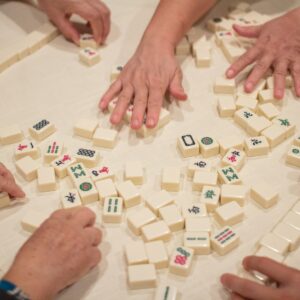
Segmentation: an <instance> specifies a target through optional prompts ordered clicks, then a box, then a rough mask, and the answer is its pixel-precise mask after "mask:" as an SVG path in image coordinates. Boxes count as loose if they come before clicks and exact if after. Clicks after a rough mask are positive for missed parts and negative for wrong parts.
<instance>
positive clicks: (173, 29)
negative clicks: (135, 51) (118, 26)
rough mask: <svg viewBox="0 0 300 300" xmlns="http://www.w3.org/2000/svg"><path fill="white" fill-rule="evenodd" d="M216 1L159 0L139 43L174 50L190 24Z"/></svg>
mask: <svg viewBox="0 0 300 300" xmlns="http://www.w3.org/2000/svg"><path fill="white" fill-rule="evenodd" d="M216 2H217V0H161V1H160V3H159V5H158V7H157V9H156V11H155V13H154V15H153V17H152V19H151V21H150V23H149V25H148V27H147V29H146V31H145V33H144V36H143V38H142V41H141V43H146V44H153V43H157V44H160V47H167V48H169V49H172V50H173V49H174V48H175V46H176V45H177V43H178V42H179V41H180V40H181V39H182V37H183V36H184V34H185V33H186V32H187V31H188V29H189V28H190V27H191V26H192V24H193V23H194V22H195V21H196V20H198V19H199V18H200V17H201V16H203V15H204V14H205V13H206V12H207V11H208V10H209V9H210V8H211V7H212V6H213V5H214V4H215V3H216Z"/></svg>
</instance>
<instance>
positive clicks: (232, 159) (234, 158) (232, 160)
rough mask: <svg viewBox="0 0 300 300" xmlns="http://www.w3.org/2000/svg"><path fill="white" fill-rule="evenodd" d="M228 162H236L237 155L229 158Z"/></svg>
mask: <svg viewBox="0 0 300 300" xmlns="http://www.w3.org/2000/svg"><path fill="white" fill-rule="evenodd" d="M227 158H228V160H230V161H231V162H236V156H235V155H232V156H230V157H227Z"/></svg>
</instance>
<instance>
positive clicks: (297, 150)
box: [292, 148, 300, 154]
mask: <svg viewBox="0 0 300 300" xmlns="http://www.w3.org/2000/svg"><path fill="white" fill-rule="evenodd" d="M292 152H293V153H294V154H299V153H300V150H299V149H296V148H294V149H293V150H292Z"/></svg>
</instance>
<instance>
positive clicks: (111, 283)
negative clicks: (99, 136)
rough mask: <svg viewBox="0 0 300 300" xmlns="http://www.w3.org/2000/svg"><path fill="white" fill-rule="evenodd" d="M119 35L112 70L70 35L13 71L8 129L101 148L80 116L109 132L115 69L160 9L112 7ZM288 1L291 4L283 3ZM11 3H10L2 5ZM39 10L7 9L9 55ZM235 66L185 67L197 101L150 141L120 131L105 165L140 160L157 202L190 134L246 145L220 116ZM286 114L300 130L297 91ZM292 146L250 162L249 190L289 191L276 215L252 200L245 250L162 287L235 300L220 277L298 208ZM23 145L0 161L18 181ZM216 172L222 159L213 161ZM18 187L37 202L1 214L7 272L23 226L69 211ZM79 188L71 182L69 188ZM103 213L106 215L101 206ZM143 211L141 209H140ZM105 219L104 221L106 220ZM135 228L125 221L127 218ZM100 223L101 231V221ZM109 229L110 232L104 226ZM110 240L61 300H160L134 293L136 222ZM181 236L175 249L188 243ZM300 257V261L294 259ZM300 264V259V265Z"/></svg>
mask: <svg viewBox="0 0 300 300" xmlns="http://www.w3.org/2000/svg"><path fill="white" fill-rule="evenodd" d="M107 2H109V3H108V5H109V6H110V8H111V10H112V32H111V34H110V36H109V38H108V43H107V44H108V45H107V46H106V47H105V48H104V49H102V50H101V57H102V61H101V63H100V64H98V65H97V66H95V67H93V68H88V67H85V66H83V65H82V64H80V63H79V62H78V49H77V48H76V47H75V46H74V45H73V44H71V43H68V42H66V41H65V40H64V38H63V37H62V36H60V37H58V38H56V39H55V40H54V41H53V42H52V43H51V44H49V45H47V46H46V47H44V48H43V49H41V50H39V51H38V52H36V53H35V54H34V55H32V56H30V57H28V58H26V59H24V60H23V61H21V62H19V63H17V64H16V65H14V66H12V67H11V68H10V69H8V70H7V71H5V72H4V73H2V74H0V99H1V100H0V126H2V125H5V124H14V123H18V124H19V125H20V126H21V128H22V129H23V130H24V131H26V135H28V131H27V128H28V127H29V126H31V125H32V124H33V123H34V122H35V121H38V119H40V118H42V117H47V118H48V119H50V120H52V121H53V122H54V123H55V125H56V126H57V128H58V133H57V135H58V136H61V137H63V138H64V140H65V145H66V146H67V148H68V150H70V151H72V150H74V149H75V147H78V146H80V145H86V146H87V145H91V143H89V142H87V141H86V140H84V139H80V138H78V137H73V133H72V127H73V125H74V123H75V122H76V120H77V119H78V118H80V117H89V118H94V119H95V118H97V119H98V120H99V122H100V124H101V125H102V126H105V127H109V126H110V125H109V122H108V115H107V114H103V113H100V112H99V111H98V109H97V103H98V100H99V98H100V95H101V94H102V93H103V92H104V91H105V90H106V88H107V87H108V85H109V76H110V72H111V68H112V67H113V66H114V65H116V64H124V62H126V60H127V59H128V58H129V57H130V56H131V54H132V53H133V51H134V49H135V47H136V45H137V43H138V41H139V39H140V37H141V35H142V33H143V30H144V28H145V26H146V24H147V23H148V21H149V19H150V17H151V15H152V13H153V11H154V8H155V5H156V3H157V2H158V1H156V0H130V1H129V0H127V1H126V0H111V1H107ZM225 2H228V1H223V2H221V3H219V4H218V5H217V7H215V9H214V10H213V11H212V12H211V13H210V14H209V16H208V17H211V16H214V15H217V14H218V13H220V14H224V12H225V11H226V10H225V7H226V3H225ZM282 2H284V3H282ZM1 3H2V2H1ZM297 4H298V5H299V4H300V1H275V0H273V1H265V2H264V3H257V4H255V7H257V8H258V9H260V10H261V11H262V12H272V13H276V14H278V13H283V12H284V11H286V10H287V9H290V8H291V7H293V6H294V7H295V6H297ZM45 20H46V19H45V16H44V15H43V14H41V13H40V12H39V11H36V10H35V9H33V8H31V7H28V6H26V5H24V4H22V3H16V2H11V1H9V2H8V3H4V4H1V5H0V28H1V30H0V47H1V48H2V47H3V45H5V44H6V43H8V42H10V41H11V40H14V39H16V38H18V37H21V36H24V35H25V34H27V33H29V32H30V31H32V30H34V29H35V28H37V27H38V26H39V25H41V24H42V23H43V22H44V21H45ZM227 66H228V64H227V62H226V60H225V58H224V57H223V55H222V53H221V51H220V49H218V48H216V49H214V52H213V65H212V67H211V68H209V69H196V68H195V66H194V62H193V60H192V58H191V57H189V58H186V59H185V60H184V61H182V69H183V72H184V86H185V88H186V90H187V92H188V95H189V100H188V101H187V102H186V103H181V104H176V103H173V104H172V105H170V106H169V110H170V112H171V115H172V121H171V122H170V124H169V125H168V126H167V127H165V128H164V129H163V130H161V131H159V132H158V134H157V135H156V136H155V137H150V138H147V139H141V138H139V137H137V136H136V135H135V134H134V133H132V132H130V131H129V128H128V126H126V125H124V126H122V127H120V128H119V129H120V135H119V141H118V144H117V147H116V148H115V149H113V150H112V151H107V150H102V149H101V155H102V156H103V160H104V161H105V162H108V163H111V164H112V166H113V167H115V168H116V169H117V170H118V171H119V177H121V175H122V169H123V166H124V163H125V162H126V161H127V160H135V159H140V160H142V161H143V162H144V164H145V167H146V171H147V181H146V184H145V185H143V186H142V188H141V192H142V195H143V197H144V198H147V196H148V195H150V194H151V193H152V192H153V191H157V190H159V189H160V184H159V183H160V181H159V179H160V172H161V168H162V167H163V166H171V165H173V164H176V165H179V166H182V167H183V168H184V167H185V166H186V165H187V160H184V159H182V158H181V156H180V155H179V153H178V151H177V149H176V138H177V136H178V135H179V134H180V133H185V132H192V133H194V134H196V135H200V134H211V135H215V136H216V137H221V136H224V135H231V134H238V135H241V136H246V135H245V133H244V132H243V130H241V129H240V128H238V127H237V126H236V125H235V124H234V123H233V121H232V120H224V119H220V118H219V117H218V113H217V111H216V96H215V95H214V94H213V92H212V85H213V82H214V78H215V77H216V76H218V75H220V74H222V73H223V72H224V70H225V68H226V67H227ZM282 111H283V112H284V113H285V114H286V115H287V116H289V117H290V118H291V120H292V121H293V122H295V123H296V124H297V126H298V128H300V118H299V115H300V104H299V100H296V99H294V97H293V96H292V94H291V93H290V91H288V93H287V96H286V98H285V100H284V104H283V106H282ZM290 142H291V140H288V141H286V142H284V143H283V144H282V145H280V146H278V147H276V148H275V149H274V150H273V151H272V153H271V154H270V155H268V157H266V158H254V159H248V162H247V164H246V166H245V167H244V168H243V170H242V172H241V175H242V177H243V181H244V183H245V184H246V185H247V186H249V187H250V186H251V185H252V184H253V183H255V182H258V181H266V182H268V183H270V184H273V185H274V187H276V188H278V189H279V190H280V201H279V203H278V204H277V205H276V206H274V207H273V208H271V209H269V210H268V211H263V210H261V209H260V208H258V207H257V206H255V205H254V204H253V202H251V201H250V200H249V201H248V204H247V205H246V207H245V214H246V218H245V220H244V221H243V222H242V224H239V225H237V226H235V228H236V230H237V231H238V232H239V234H240V236H241V245H240V246H239V248H238V249H236V250H235V251H233V252H231V253H229V254H228V255H226V256H224V257H220V256H218V255H216V254H215V253H214V254H212V255H209V256H199V257H197V258H196V260H195V264H194V265H193V270H192V273H191V276H189V277H187V278H186V279H185V278H184V279H178V278H176V277H174V276H170V275H169V274H168V272H167V270H164V271H160V272H159V280H160V282H168V283H170V284H174V285H175V286H177V287H178V289H179V290H180V291H181V293H182V295H183V296H182V299H213V300H217V299H226V297H227V296H226V293H225V291H224V290H223V289H222V288H221V286H220V284H219V280H218V278H219V276H220V275H221V274H222V273H224V272H228V271H232V272H235V271H236V270H237V266H238V264H239V263H240V261H241V259H242V258H243V257H244V256H245V255H247V254H251V253H253V252H254V250H255V243H256V242H257V241H258V240H259V238H260V236H261V235H263V234H264V233H266V232H268V231H269V230H270V229H271V228H272V227H273V226H274V225H275V224H276V223H277V222H278V221H279V220H280V218H281V217H282V216H283V215H284V214H285V213H286V212H287V211H288V210H289V209H290V207H291V206H292V205H293V203H294V202H295V201H296V200H298V199H299V195H300V171H299V169H296V168H292V167H288V166H286V165H285V163H284V155H285V153H286V152H287V149H288V147H289V145H290ZM13 149H14V146H13V145H9V146H5V147H1V148H0V161H2V162H4V163H5V164H6V165H7V167H8V168H10V169H11V170H12V171H13V172H14V173H15V166H14V162H13ZM212 162H213V164H214V166H216V164H217V163H218V160H217V159H213V160H212ZM16 178H17V180H18V182H19V183H20V184H21V185H22V187H23V188H24V190H25V191H26V193H27V196H28V199H29V201H28V202H27V203H25V204H21V205H16V206H14V207H12V208H8V209H4V210H2V211H0V220H1V223H0V240H1V248H0V249H1V250H0V268H1V272H2V273H3V272H4V271H5V269H6V268H7V267H8V266H9V264H10V263H11V261H12V259H13V256H14V254H15V253H16V252H17V250H18V248H19V247H20V246H21V244H22V243H23V242H24V241H25V240H26V239H27V238H28V235H27V234H26V233H25V232H23V231H22V229H21V228H20V223H19V222H20V219H21V218H22V216H23V215H24V213H25V211H26V210H27V209H28V208H34V209H37V210H40V211H47V212H51V211H53V210H55V209H57V208H58V207H59V191H57V192H54V193H44V194H42V193H39V192H37V187H36V182H32V183H27V182H25V181H24V180H23V179H22V178H20V176H18V175H16ZM66 186H70V181H69V180H68V179H64V180H62V181H61V183H60V187H61V188H63V187H66ZM197 198H198V199H199V195H197V194H193V193H192V192H191V183H190V182H188V181H187V180H186V179H185V181H184V185H183V187H182V191H181V192H180V193H178V195H177V201H178V202H179V203H180V202H182V201H184V200H185V199H197ZM94 209H95V210H99V208H98V207H97V206H96V205H94ZM134 209H136V208H133V210H134ZM98 215H100V214H99V213H98ZM124 221H125V218H124ZM98 223H99V224H100V223H101V216H99V219H98ZM99 226H102V225H99ZM102 227H103V230H104V233H105V234H104V240H103V243H102V245H101V250H102V253H103V260H102V262H101V264H100V265H99V267H98V268H96V269H95V270H93V271H92V272H91V273H90V274H88V276H86V277H85V278H83V279H82V280H81V281H80V282H78V283H77V284H75V285H74V286H72V287H70V288H68V289H67V290H66V291H64V292H63V293H62V294H61V295H60V296H59V297H58V299H61V300H62V299H65V300H67V299H72V300H73V299H89V300H96V299H97V300H99V299H105V300H111V299H152V297H153V293H154V291H153V290H143V291H136V292H132V291H129V290H128V289H127V284H126V272H125V270H126V263H125V259H124V252H123V247H124V245H125V243H126V241H129V240H132V239H133V236H132V235H131V234H130V233H129V231H128V229H127V227H126V222H123V223H122V225H121V226H102ZM181 236H182V235H181V234H180V233H178V234H176V235H175V236H174V238H173V240H172V242H170V244H169V246H168V248H169V249H170V250H171V249H172V248H173V247H174V245H177V244H178V243H180V240H181ZM293 255H295V256H297V257H300V252H299V250H298V252H295V253H293ZM299 260H300V259H299Z"/></svg>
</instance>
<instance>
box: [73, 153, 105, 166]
mask: <svg viewBox="0 0 300 300" xmlns="http://www.w3.org/2000/svg"><path fill="white" fill-rule="evenodd" d="M75 158H76V160H77V161H78V162H82V163H83V164H84V165H85V166H86V167H87V168H94V167H95V166H96V165H97V164H98V162H99V160H100V154H99V151H97V150H94V149H90V148H89V149H87V148H79V149H78V150H76V154H75Z"/></svg>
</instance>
